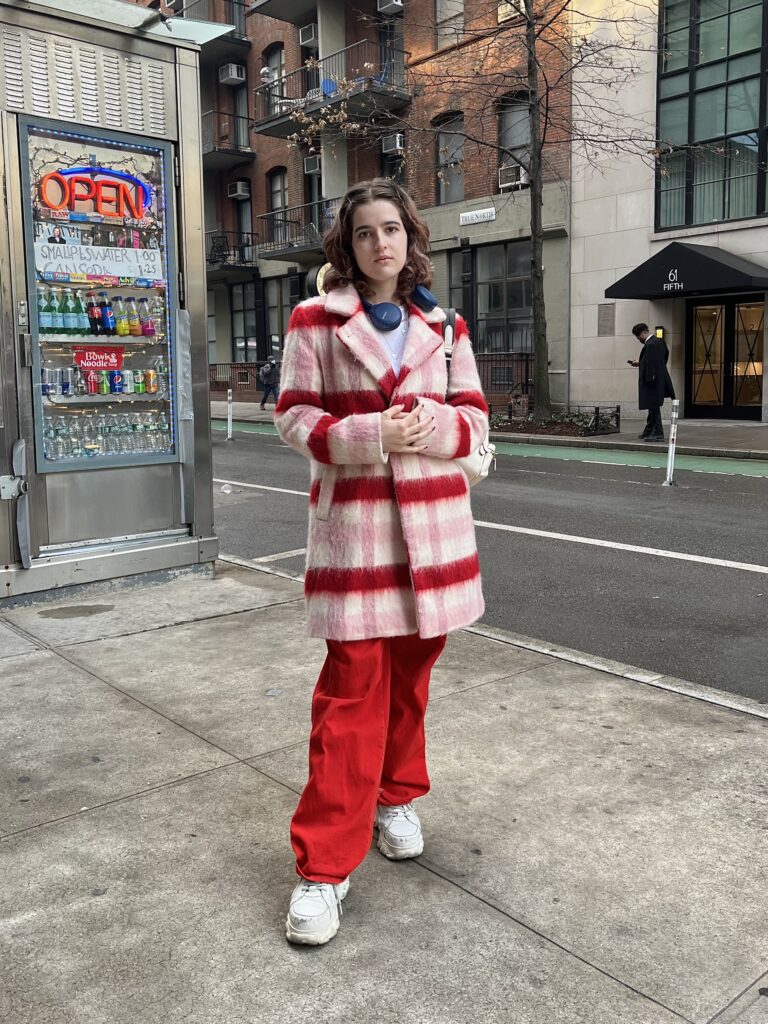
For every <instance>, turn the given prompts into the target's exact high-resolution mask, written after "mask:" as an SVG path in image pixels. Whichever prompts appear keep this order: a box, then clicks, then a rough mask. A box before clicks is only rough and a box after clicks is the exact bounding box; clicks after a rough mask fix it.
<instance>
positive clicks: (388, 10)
mask: <svg viewBox="0 0 768 1024" xmlns="http://www.w3.org/2000/svg"><path fill="white" fill-rule="evenodd" d="M376 10H377V11H378V12H379V14H402V13H403V0H376Z"/></svg>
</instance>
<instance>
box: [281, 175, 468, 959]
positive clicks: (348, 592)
mask: <svg viewBox="0 0 768 1024" xmlns="http://www.w3.org/2000/svg"><path fill="white" fill-rule="evenodd" d="M428 251H429V233H428V229H427V226H426V224H425V223H424V221H423V220H422V219H421V218H420V217H419V214H418V212H417V210H416V207H415V205H414V203H413V201H412V200H411V198H410V197H409V196H408V194H407V193H406V192H405V191H404V190H403V189H402V188H400V186H399V185H396V184H395V183H393V182H391V181H389V180H386V179H374V180H373V181H370V182H364V183H362V184H359V185H355V186H353V187H352V188H351V189H349V191H348V192H347V194H346V195H345V197H344V199H343V200H342V203H341V206H340V208H339V212H338V214H337V217H336V220H335V222H334V224H333V226H332V227H331V229H330V230H329V232H328V234H327V235H326V238H325V254H326V259H327V260H328V262H329V263H330V265H331V269H330V270H329V271H328V273H327V274H326V276H325V280H324V283H323V288H324V291H325V293H326V294H324V295H321V296H320V297H318V298H314V299H308V300H306V301H305V302H302V303H301V304H300V305H299V306H297V307H296V309H295V310H294V312H293V314H292V316H291V320H290V323H289V325H288V333H287V336H286V344H285V353H284V359H283V365H282V384H283V390H282V392H281V395H280V401H279V402H278V405H277V410H276V415H275V423H276V424H277V428H278V431H279V432H280V435H281V437H282V438H283V439H284V440H285V442H286V443H287V444H289V445H291V447H293V448H295V449H296V450H297V451H299V452H301V453H302V454H304V455H306V456H307V457H308V458H309V459H310V465H311V479H312V484H311V492H310V513H309V539H308V546H307V570H306V577H305V594H306V600H307V614H308V619H309V631H310V634H311V635H312V636H320V637H324V638H325V639H326V642H327V647H328V655H327V657H326V660H325V664H324V665H323V668H322V671H321V673H320V677H319V679H318V681H317V686H316V688H315V692H314V696H313V700H312V732H311V738H310V748H309V780H308V782H307V785H306V787H305V789H304V792H303V794H302V797H301V800H300V802H299V806H298V809H297V810H296V813H295V815H294V817H293V821H292V823H291V841H292V844H293V849H294V852H295V854H296V860H297V864H296V866H297V871H298V874H299V875H300V876H301V879H302V880H301V881H300V882H299V884H298V885H297V886H296V888H295V890H294V892H293V895H292V897H291V901H290V907H289V912H288V919H287V924H286V935H287V938H288V940H289V941H291V942H296V943H303V944H307V945H321V944H322V943H325V942H328V940H329V939H331V938H333V936H334V935H335V934H336V932H337V931H338V928H339V915H340V910H341V901H342V900H343V899H344V897H345V896H346V894H347V891H348V889H349V875H350V873H351V872H352V871H353V870H354V869H355V868H356V867H357V866H358V865H359V864H360V863H361V861H362V860H363V859H364V857H365V855H366V853H367V851H368V848H369V846H370V841H371V835H372V831H373V829H374V827H376V828H377V829H378V848H379V850H380V851H381V852H382V853H383V854H384V856H385V857H388V858H390V859H393V860H400V859H404V858H407V857H417V856H419V854H420V853H421V852H422V850H423V845H424V842H423V838H422V833H421V824H420V822H419V818H418V816H417V814H416V812H415V810H414V809H413V805H412V801H413V800H414V799H415V798H417V797H420V796H424V794H425V793H427V792H428V791H429V777H428V775H427V767H426V760H425V741H424V714H425V711H426V706H427V695H428V689H429V678H430V672H431V670H432V667H433V665H434V664H435V662H436V661H437V659H438V657H439V656H440V653H441V651H442V649H443V647H444V645H445V639H446V634H447V633H448V632H449V631H451V630H453V629H459V628H461V627H462V626H466V625H469V623H471V622H473V621H475V620H476V619H478V618H479V617H480V615H482V612H483V607H484V605H483V596H482V591H481V586H480V567H479V563H478V557H477V548H476V544H475V534H474V527H473V522H472V513H471V510H470V504H469V487H468V484H467V479H466V477H465V475H464V473H463V471H462V469H461V467H460V466H459V464H458V463H457V462H456V461H455V460H456V459H458V458H461V457H462V456H466V455H469V454H470V452H472V451H473V450H475V449H476V448H477V447H478V446H479V444H480V443H481V441H482V440H483V437H484V434H485V431H486V427H487V413H488V409H487V406H486V403H485V400H484V398H483V395H482V391H481V388H480V381H479V378H478V374H477V368H476V366H475V360H474V357H473V355H472V348H471V346H470V342H469V337H468V334H467V329H466V325H465V324H464V321H463V320H462V319H461V317H457V322H456V337H455V341H454V351H453V358H452V360H451V369H450V380H448V379H447V370H446V360H445V355H444V349H443V339H442V322H443V320H444V319H445V313H444V312H443V311H442V310H441V309H439V308H437V306H436V305H435V303H434V299H433V298H432V296H431V295H430V293H429V292H428V291H426V288H427V286H428V285H429V284H430V281H431V273H430V264H429V260H428V258H427V253H428Z"/></svg>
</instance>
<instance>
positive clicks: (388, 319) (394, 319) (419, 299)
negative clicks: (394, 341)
mask: <svg viewBox="0 0 768 1024" xmlns="http://www.w3.org/2000/svg"><path fill="white" fill-rule="evenodd" d="M360 299H361V301H362V303H363V309H364V310H365V312H366V313H367V314H368V319H369V320H370V321H371V323H372V324H373V326H374V327H375V328H376V329H377V330H379V331H394V330H395V328H396V327H399V326H400V324H401V322H402V319H403V314H402V313H401V312H400V307H399V306H397V305H395V303H394V302H375V303H374V302H369V301H368V300H367V299H364V298H363V297H362V296H360ZM411 302H413V304H414V305H415V306H418V307H419V309H421V310H423V311H424V312H425V313H429V312H430V310H432V309H434V308H435V306H436V305H437V299H436V298H435V296H434V295H433V294H432V292H431V291H430V290H429V288H425V287H424V285H423V284H417V285H416V287H415V288H414V290H413V292H412V294H411Z"/></svg>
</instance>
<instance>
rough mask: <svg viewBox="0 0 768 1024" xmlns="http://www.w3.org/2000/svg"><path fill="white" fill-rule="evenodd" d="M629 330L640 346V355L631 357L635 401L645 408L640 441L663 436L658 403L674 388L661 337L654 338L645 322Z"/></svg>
mask: <svg viewBox="0 0 768 1024" xmlns="http://www.w3.org/2000/svg"><path fill="white" fill-rule="evenodd" d="M632 333H633V334H634V336H635V337H636V338H637V340H638V341H639V342H640V343H641V345H642V346H643V350H642V352H641V353H640V358H639V359H636V360H635V359H630V363H631V364H632V366H637V367H638V368H639V371H640V372H639V374H638V399H639V401H638V404H639V406H640V408H641V409H647V410H648V419H647V421H646V424H645V430H644V431H643V432H642V434H640V437H641V438H642V440H643V441H648V442H654V441H656V442H658V441H663V440H664V427H663V425H662V422H661V407H662V405H664V399H665V398H674V397H675V389H674V387H673V386H672V378H671V377H670V376H669V371H668V370H667V360H668V359H669V349H668V348H667V343H666V342H665V341H664V339H663V338H657V337H656V336H655V335H652V334H651V333H650V332H649V330H648V324H635V326H634V327H633V328H632Z"/></svg>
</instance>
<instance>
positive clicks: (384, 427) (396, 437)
mask: <svg viewBox="0 0 768 1024" xmlns="http://www.w3.org/2000/svg"><path fill="white" fill-rule="evenodd" d="M434 429H435V417H434V416H432V415H430V414H429V413H428V412H427V411H426V409H424V407H423V406H420V405H416V406H414V408H413V409H412V411H411V412H405V407H404V406H402V405H393V406H391V408H389V409H385V411H384V412H383V413H382V414H381V447H382V448H383V449H384V451H385V452H401V453H403V454H405V453H408V454H414V453H416V452H423V451H426V450H427V448H428V447H429V446H428V445H427V444H426V443H425V442H426V440H427V439H428V438H429V435H430V434H431V433H432V431H433V430H434Z"/></svg>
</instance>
